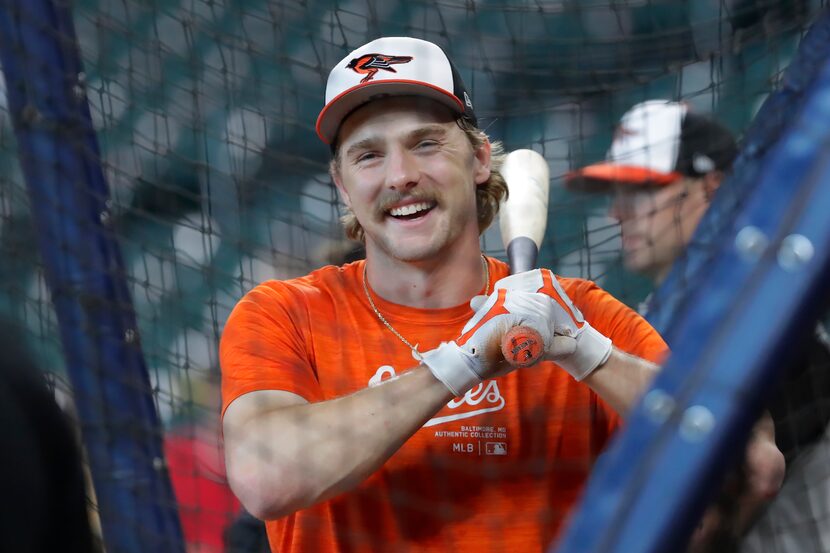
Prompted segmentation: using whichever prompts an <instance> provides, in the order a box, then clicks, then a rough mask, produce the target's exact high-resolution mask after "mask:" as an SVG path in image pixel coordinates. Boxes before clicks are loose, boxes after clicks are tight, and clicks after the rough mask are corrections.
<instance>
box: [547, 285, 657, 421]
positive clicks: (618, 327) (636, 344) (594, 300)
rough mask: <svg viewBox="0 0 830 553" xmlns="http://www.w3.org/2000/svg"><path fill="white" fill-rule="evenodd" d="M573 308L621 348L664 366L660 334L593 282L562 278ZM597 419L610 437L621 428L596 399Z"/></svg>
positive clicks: (609, 412)
mask: <svg viewBox="0 0 830 553" xmlns="http://www.w3.org/2000/svg"><path fill="white" fill-rule="evenodd" d="M560 282H561V283H562V285H563V287H564V288H565V290H566V292H567V293H568V295H569V296H570V298H571V300H572V301H573V303H574V305H575V306H576V307H578V308H579V310H580V311H582V315H583V316H584V317H585V320H586V321H588V322H589V323H590V324H591V326H593V327H594V328H595V329H597V330H598V331H599V332H601V333H602V334H603V335H605V336H607V337H608V338H610V339H611V341H612V342H613V344H614V346H615V347H617V348H618V349H620V350H622V351H625V352H626V353H630V354H631V355H636V356H637V357H640V358H642V359H645V360H647V361H651V362H652V363H662V362H663V361H664V360H665V358H666V357H667V356H668V354H669V347H668V345H667V344H666V342H665V341H664V340H663V338H662V337H661V336H660V334H659V333H658V332H657V331H656V330H654V328H653V327H652V326H651V325H650V324H649V323H648V321H646V320H645V319H644V318H643V317H642V316H640V315H639V314H638V313H637V312H636V311H634V310H633V309H631V308H630V307H628V306H627V305H625V304H624V303H622V302H621V301H620V300H618V299H616V298H615V297H614V296H612V295H611V294H609V293H608V292H606V291H605V290H603V289H602V288H600V287H599V286H597V285H596V284H594V283H593V282H591V281H588V280H582V279H560ZM596 401H597V406H598V408H599V409H598V411H599V412H598V417H597V420H598V422H599V423H600V425H601V426H605V427H606V429H607V432H608V436H610V435H611V434H613V432H614V431H615V430H616V429H617V428H618V427H619V426H620V425H621V423H622V421H621V419H620V417H619V415H618V414H617V413H616V412H614V410H613V409H611V407H610V406H608V404H607V403H605V401H604V400H603V399H602V398H601V397H599V396H596Z"/></svg>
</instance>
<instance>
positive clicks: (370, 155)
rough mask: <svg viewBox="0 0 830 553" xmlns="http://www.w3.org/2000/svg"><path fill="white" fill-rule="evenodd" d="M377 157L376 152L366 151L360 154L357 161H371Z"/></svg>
mask: <svg viewBox="0 0 830 553" xmlns="http://www.w3.org/2000/svg"><path fill="white" fill-rule="evenodd" d="M376 157H377V154H375V152H364V153H362V154H360V155H359V156H357V162H358V163H360V162H362V161H371V160H373V159H375V158H376Z"/></svg>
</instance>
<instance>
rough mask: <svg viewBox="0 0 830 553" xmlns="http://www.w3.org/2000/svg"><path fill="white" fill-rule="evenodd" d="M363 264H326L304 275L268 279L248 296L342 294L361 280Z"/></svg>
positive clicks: (305, 296) (309, 296)
mask: <svg viewBox="0 0 830 553" xmlns="http://www.w3.org/2000/svg"><path fill="white" fill-rule="evenodd" d="M362 264H363V262H362V261H357V262H354V263H348V264H346V265H341V266H335V265H326V266H324V267H320V268H319V269H315V270H314V271H311V272H310V273H308V274H306V275H304V276H299V277H294V278H287V279H270V280H266V281H264V282H261V283H260V284H258V285H257V286H255V287H254V288H252V289H251V290H250V291H249V292H248V293H247V294H246V298H250V299H254V298H256V297H258V296H263V295H264V296H266V297H275V296H277V297H286V298H288V297H294V298H298V299H299V298H307V299H314V298H315V297H318V296H329V295H333V294H340V293H342V292H344V291H345V290H347V289H350V288H352V287H353V286H354V284H355V283H356V282H358V281H359V275H360V274H361V273H360V270H361V269H360V267H362Z"/></svg>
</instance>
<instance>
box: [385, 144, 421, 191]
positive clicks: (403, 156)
mask: <svg viewBox="0 0 830 553" xmlns="http://www.w3.org/2000/svg"><path fill="white" fill-rule="evenodd" d="M419 176H420V171H419V169H418V162H417V160H416V159H415V156H414V155H412V153H411V152H410V151H409V150H407V149H406V148H394V149H392V150H390V151H389V153H388V154H387V161H386V185H387V186H388V187H389V188H391V189H393V190H397V191H403V190H406V189H408V188H412V187H413V186H415V185H417V184H418V179H419Z"/></svg>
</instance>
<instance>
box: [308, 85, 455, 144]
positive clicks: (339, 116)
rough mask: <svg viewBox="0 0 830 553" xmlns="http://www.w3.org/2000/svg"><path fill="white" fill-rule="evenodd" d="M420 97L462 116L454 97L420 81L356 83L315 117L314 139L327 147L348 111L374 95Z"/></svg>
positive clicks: (374, 96)
mask: <svg viewBox="0 0 830 553" xmlns="http://www.w3.org/2000/svg"><path fill="white" fill-rule="evenodd" d="M381 95H383V96H386V95H388V96H420V97H424V98H430V99H432V100H435V101H437V102H439V103H440V104H443V105H445V106H447V107H448V108H450V109H451V110H452V111H453V112H455V113H458V114H459V115H461V114H463V113H464V104H463V103H462V102H461V100H459V99H458V98H456V97H455V95H453V94H451V93H449V92H447V91H446V90H443V89H441V88H438V87H435V86H431V85H429V84H427V83H424V82H422V81H410V80H393V79H386V80H382V81H370V82H368V83H364V84H359V85H357V86H353V87H352V88H350V89H348V90H346V91H344V92H342V93H340V94H339V95H338V96H336V97H335V98H334V99H332V101H331V102H329V103H328V104H326V107H324V108H323V110H322V111H321V112H320V115H319V116H318V117H317V136H319V137H320V140H322V141H323V142H324V143H326V144H331V143H332V142H333V141H334V139H335V137H336V136H337V131H338V129H339V128H340V124H341V123H342V122H343V119H345V118H346V116H347V115H349V114H350V113H351V112H352V111H354V110H356V109H357V108H359V107H360V106H362V105H363V104H365V103H367V102H369V100H372V99H373V98H376V97H377V96H381Z"/></svg>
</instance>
